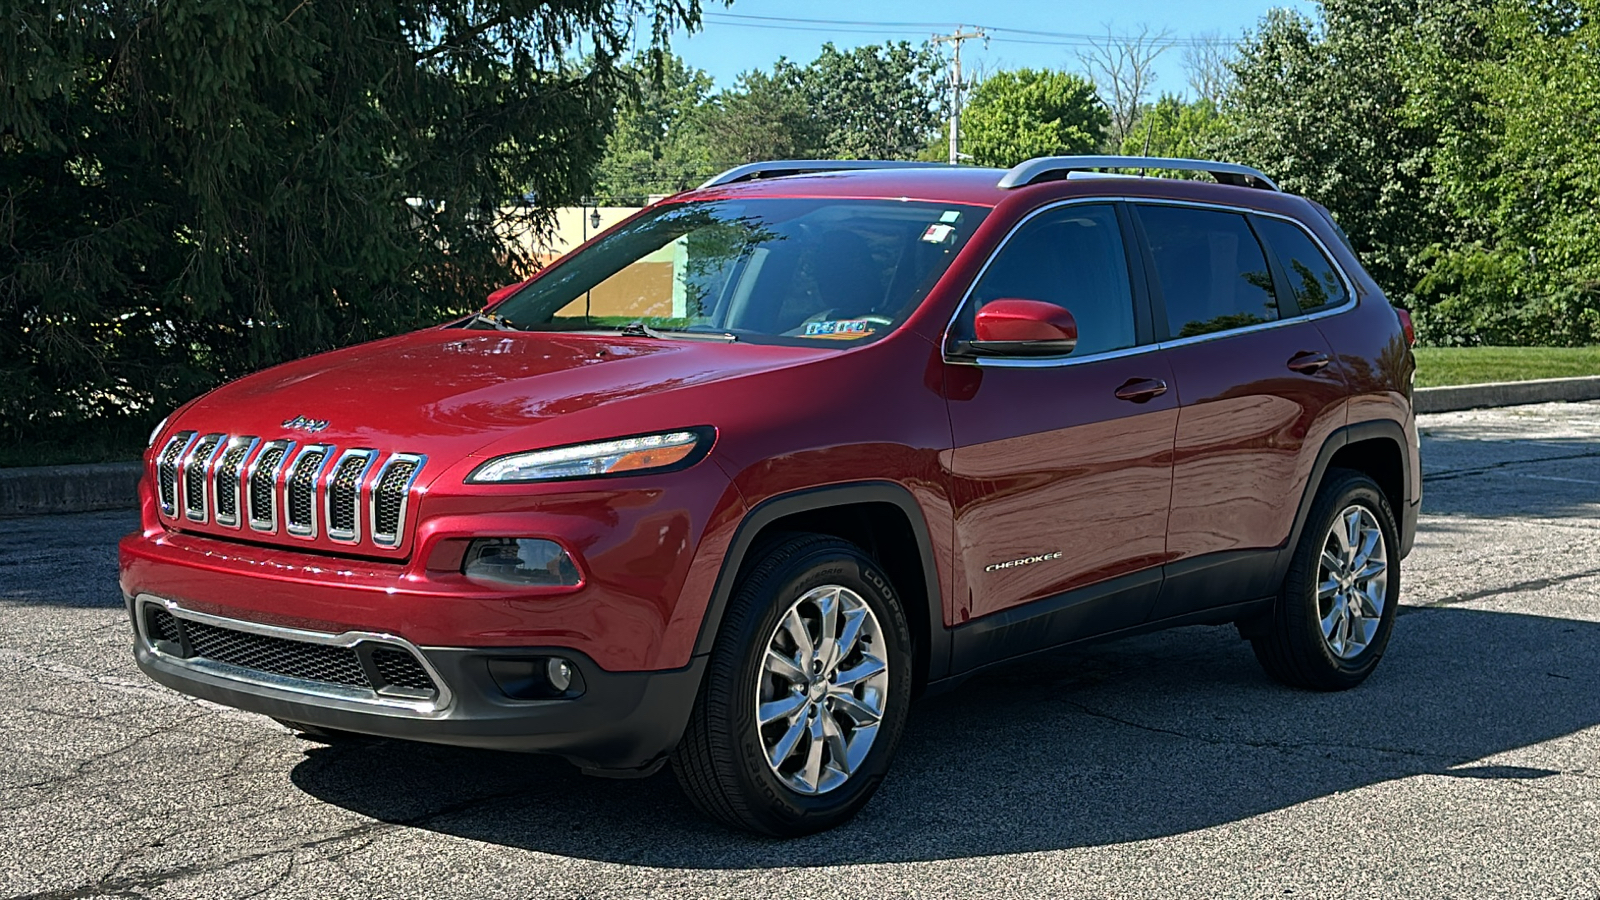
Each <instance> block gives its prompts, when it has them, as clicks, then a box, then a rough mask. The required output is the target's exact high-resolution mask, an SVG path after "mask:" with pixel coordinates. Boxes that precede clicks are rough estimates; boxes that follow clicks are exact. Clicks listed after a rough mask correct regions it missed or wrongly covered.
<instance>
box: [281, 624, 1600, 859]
mask: <svg viewBox="0 0 1600 900" xmlns="http://www.w3.org/2000/svg"><path fill="white" fill-rule="evenodd" d="M1401 612H1402V613H1403V615H1402V617H1401V618H1400V619H1399V621H1398V623H1397V628H1396V632H1395V637H1394V640H1393V642H1392V643H1391V644H1390V649H1389V655H1388V657H1387V658H1386V659H1385V660H1384V662H1383V664H1382V665H1381V666H1380V667H1379V669H1378V671H1377V672H1376V674H1375V675H1374V676H1373V677H1372V678H1371V679H1370V680H1369V681H1368V682H1367V683H1366V684H1365V685H1363V686H1362V687H1360V688H1358V689H1356V690H1353V691H1348V692H1345V693H1339V694H1317V693H1309V692H1302V691H1293V690H1289V689H1286V688H1281V687H1278V686H1277V685H1275V684H1273V683H1271V682H1269V681H1268V680H1267V679H1266V677H1265V676H1264V675H1263V674H1261V672H1260V670H1259V669H1258V668H1257V666H1256V663H1255V660H1254V658H1253V657H1252V656H1251V654H1250V651H1249V648H1248V645H1247V644H1245V643H1243V642H1241V641H1239V640H1238V639H1237V637H1236V636H1235V635H1234V633H1233V631H1232V629H1231V628H1186V629H1179V630H1176V631H1170V632H1164V633H1161V634H1155V635H1149V636H1145V637H1140V638H1135V639H1130V640H1126V641H1121V642H1116V643H1110V644H1101V645H1095V646H1091V647H1086V648H1082V649H1077V650H1068V651H1062V652H1059V653H1055V654H1051V655H1049V656H1048V657H1045V658H1042V659H1038V660H1034V661H1030V662H1027V663H1024V664H1018V665H1014V666H1011V667H1008V668H1004V669H1001V670H998V671H995V672H991V673H987V674H984V675H980V676H978V677H976V678H974V679H972V680H971V681H969V682H967V683H966V684H965V685H963V686H962V687H961V688H960V689H958V690H956V691H954V692H952V693H949V694H945V695H943V696H941V697H938V698H933V699H930V700H927V701H924V702H921V703H919V704H917V705H916V706H915V707H914V708H913V710H912V718H911V722H910V725H909V727H908V729H907V732H906V736H905V740H904V742H903V744H902V746H901V749H900V752H899V755H898V758H897V759H896V760H895V763H894V766H893V768H892V770H891V772H890V774H889V776H888V778H887V779H886V780H885V782H884V784H883V786H882V788H881V790H880V791H879V792H878V794H877V796H876V797H875V798H874V799H873V801H872V802H871V803H870V804H868V806H867V807H866V808H865V809H864V810H863V811H862V813H861V815H860V816H859V817H857V818H856V819H855V820H854V821H852V822H850V823H848V824H846V825H844V826H842V827H840V828H838V829H835V830H834V831H831V832H827V833H825V834H820V835H815V836H811V837H807V838H802V839H799V840H792V841H773V840H763V839H758V838H752V837H749V836H745V835H742V834H736V833H733V832H730V831H727V830H725V829H723V828H721V827H719V826H717V825H715V824H712V823H710V822H708V821H706V820H704V819H702V818H700V817H699V816H698V815H697V814H696V813H695V811H694V810H693V808H692V807H691V806H690V805H689V803H688V801H687V800H685V799H684V798H683V796H682V795H681V794H680V793H679V792H678V790H677V788H676V786H675V785H674V784H673V782H672V778H671V776H670V774H669V773H662V774H660V775H657V776H655V777H653V778H650V779H647V780H644V781H608V780H603V779H596V778H588V777H585V776H582V775H580V774H579V773H578V772H577V771H576V770H575V769H573V768H572V767H571V766H569V765H567V764H566V763H564V762H562V761H560V760H556V759H550V758H543V757H536V756H521V755H514V754H501V753H492V752H486V751H468V750H456V749H450V748H444V747H431V746H425V745H420V744H407V743H403V742H392V741H372V742H356V743H351V744H346V745H341V746H336V747H323V746H320V745H315V744H308V747H309V748H310V749H308V751H307V754H306V757H305V759H304V761H302V762H301V763H300V764H299V765H298V766H296V767H295V769H294V770H293V772H292V774H291V777H292V779H293V781H294V783H295V784H296V785H298V786H299V787H300V788H301V789H302V790H304V791H305V792H307V793H308V794H310V795H312V796H315V797H318V798H320V799H322V800H325V801H327V802H330V803H333V804H336V805H338V806H341V807H344V808H346V809H349V810H352V811H354V812H357V813H361V814H363V815H367V816H371V817H374V818H377V819H380V820H383V821H387V822H392V823H396V824H401V825H405V826H409V827H415V828H421V829H427V830H431V831H434V832H438V833H443V834H449V835H455V836H458V837H463V838H468V839H471V840H477V841H485V842H489V843H492V844H500V845H504V846H508V847H516V848H522V849H527V850H536V851H540V852H544V853H552V854H559V855H563V856H568V857H575V858H582V859H591V860H601V861H607V862H617V863H629V864H638V865H649V866H657V867H668V868H672V867H676V868H711V869H749V868H767V867H783V866H823V865H840V864H850V863H876V862H907V861H919V860H937V859H950V858H961V857H974V856H984V855H991V854H1004V853H1018V852H1027V851H1037V850H1055V849H1063V848H1070V847H1081V846H1092V845H1104V844H1115V843H1124V842H1128V841H1137V840H1142V839H1148V838H1156V837H1162V836H1167V835H1173V834H1179V833H1183V832H1189V831H1195V830H1198V829H1204V828H1209V827H1213V826H1218V825H1225V824H1227V823H1230V822H1236V821H1239V820H1242V819H1246V818H1249V817H1251V816H1256V815H1260V814H1263V813H1269V812H1272V811H1275V810H1281V809H1284V808H1286V807H1290V806H1293V805H1295V804H1299V803H1304V802H1307V801H1312V800H1316V799H1318V798H1322V797H1329V796H1332V795H1334V794H1337V793H1340V792H1342V791H1348V790H1352V789H1356V788H1361V787H1365V786H1369V785H1375V784H1380V783H1382V782H1385V781H1389V780H1392V779H1398V778H1405V777H1410V776H1419V775H1420V776H1435V777H1452V778H1470V779H1537V778H1543V777H1548V776H1550V775H1552V774H1557V773H1559V772H1560V769H1559V767H1557V768H1550V767H1549V766H1551V765H1552V763H1551V761H1550V760H1549V759H1547V758H1544V757H1541V759H1540V760H1538V761H1537V764H1535V765H1529V764H1526V763H1528V762H1529V760H1524V759H1512V760H1492V759H1486V758H1487V757H1491V756H1494V755H1495V754H1500V753H1503V752H1505V751H1510V750H1514V749H1516V748H1519V747H1525V746H1527V745H1531V744H1538V743H1541V742H1544V741H1548V740H1551V739H1553V738H1558V737H1561V736H1564V735H1568V734H1572V733H1573V732H1576V731H1579V730H1582V729H1585V728H1588V727H1591V726H1594V725H1596V724H1600V703H1597V702H1596V699H1595V698H1596V697H1600V624H1597V623H1592V622H1583V621H1575V620H1569V619H1557V618H1548V617H1542V616H1532V615H1522V614H1516V613H1502V612H1484V611H1478V610H1466V609H1455V608H1447V607H1440V608H1421V607H1406V608H1403V609H1402V610H1401Z"/></svg>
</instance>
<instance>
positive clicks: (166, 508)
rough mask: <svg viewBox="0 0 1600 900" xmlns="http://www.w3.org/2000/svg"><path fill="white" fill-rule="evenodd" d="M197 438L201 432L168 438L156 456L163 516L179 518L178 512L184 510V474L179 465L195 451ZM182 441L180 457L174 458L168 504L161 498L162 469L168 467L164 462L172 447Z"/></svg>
mask: <svg viewBox="0 0 1600 900" xmlns="http://www.w3.org/2000/svg"><path fill="white" fill-rule="evenodd" d="M197 437H199V432H195V431H180V432H178V433H177V434H174V435H173V436H172V437H170V438H168V439H167V442H166V443H165V444H162V445H161V452H160V453H158V454H156V458H155V464H156V506H157V507H158V508H159V509H160V510H161V514H162V515H164V516H167V517H168V518H173V519H176V518H178V511H179V510H180V509H182V508H183V501H182V496H183V482H182V472H180V471H179V465H178V464H179V463H181V462H182V461H183V458H184V457H185V456H187V455H189V451H190V450H191V449H193V447H194V441H195V438H197ZM180 441H182V442H183V447H182V448H181V449H180V450H179V451H178V455H177V456H174V457H173V458H172V472H173V475H172V502H171V503H168V502H167V498H165V497H163V496H161V469H162V467H163V466H164V465H166V463H163V462H162V460H164V459H166V457H167V453H168V452H170V451H171V450H172V445H173V444H176V443H178V442H180Z"/></svg>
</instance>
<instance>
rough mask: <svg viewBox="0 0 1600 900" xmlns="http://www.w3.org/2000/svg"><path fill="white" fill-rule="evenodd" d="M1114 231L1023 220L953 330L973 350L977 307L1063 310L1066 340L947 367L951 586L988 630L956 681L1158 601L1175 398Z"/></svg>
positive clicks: (1071, 209) (1103, 218)
mask: <svg viewBox="0 0 1600 900" xmlns="http://www.w3.org/2000/svg"><path fill="white" fill-rule="evenodd" d="M1126 225H1127V220H1126V213H1122V216H1121V218H1119V210H1118V208H1117V207H1116V206H1115V205H1114V204H1111V203H1091V204H1068V205H1063V206H1059V207H1055V208H1053V209H1047V210H1046V211H1044V212H1041V213H1038V214H1036V215H1035V216H1034V217H1033V218H1031V219H1029V220H1028V221H1027V222H1025V223H1024V224H1023V225H1022V226H1021V227H1020V228H1019V229H1018V230H1017V231H1016V232H1014V233H1013V234H1012V235H1011V237H1010V238H1009V240H1008V241H1007V242H1006V243H1005V245H1004V246H1003V247H1002V248H1001V249H1000V251H999V253H998V254H997V255H996V257H995V258H994V259H993V260H992V261H991V262H990V264H989V266H988V267H987V268H986V269H985V271H984V273H983V274H982V275H981V276H980V277H979V280H978V282H977V284H976V285H975V286H974V288H973V291H972V294H971V296H969V298H968V300H967V306H966V307H964V308H963V310H962V312H961V314H960V315H959V316H958V317H957V322H956V325H955V326H954V328H953V330H952V336H953V337H954V338H957V339H959V338H962V337H965V336H970V334H969V333H970V329H971V322H972V318H973V316H974V314H975V313H976V311H977V309H978V308H979V307H981V306H982V305H983V304H984V303H987V302H989V301H991V300H997V299H1001V298H1014V299H1026V300H1043V301H1046V302H1050V303H1055V304H1057V305H1060V306H1062V307H1065V308H1066V309H1067V310H1068V311H1070V312H1071V313H1072V314H1073V316H1074V317H1075V318H1076V320H1077V322H1078V335H1079V342H1078V346H1077V348H1076V349H1075V350H1074V351H1073V352H1072V353H1071V354H1069V355H1068V356H1066V357H1063V358H1060V359H1050V360H1038V359H1030V360H1018V359H983V360H982V361H981V362H979V363H977V364H967V363H951V364H948V366H947V370H946V380H947V383H948V384H949V385H951V386H952V389H951V391H950V420H951V426H952V429H953V432H954V449H953V450H952V451H951V453H950V456H949V463H948V466H949V470H950V475H951V478H952V487H953V495H954V498H955V503H956V509H955V532H956V535H955V537H956V545H957V560H956V566H957V573H956V577H955V579H954V581H955V583H956V584H957V586H958V589H961V590H962V592H963V593H964V594H965V595H966V596H965V597H963V596H961V595H960V594H958V599H964V600H966V601H967V603H966V606H965V608H964V609H963V613H964V614H965V617H966V618H967V619H971V620H972V621H973V624H974V625H979V624H980V623H988V622H989V621H990V620H991V619H993V620H996V621H998V622H999V625H994V626H991V625H985V626H984V627H980V628H973V629H968V633H969V634H972V633H983V634H985V635H987V637H986V638H985V639H984V640H983V641H980V642H979V643H982V644H983V646H982V647H973V646H972V642H971V641H968V642H967V644H966V652H965V653H964V649H963V642H962V641H960V640H958V642H957V660H956V665H957V668H962V667H964V665H963V659H962V657H963V656H964V655H965V656H966V657H968V659H967V661H968V662H973V663H974V664H975V663H976V662H981V661H986V659H982V658H980V657H996V656H1005V655H1010V654H1011V652H1013V651H1014V652H1024V651H1026V650H1031V649H1037V648H1038V647H1042V646H1049V645H1052V644H1056V643H1061V642H1062V641H1065V640H1071V639H1073V638H1075V637H1081V636H1084V634H1087V633H1098V632H1103V631H1111V630H1115V629H1117V628H1121V627H1126V626H1131V625H1136V624H1138V623H1139V622H1141V621H1143V620H1144V618H1145V617H1146V614H1147V613H1148V612H1149V609H1150V607H1151V605H1152V604H1153V603H1154V601H1155V595H1156V590H1157V588H1158V587H1159V581H1160V567H1161V565H1162V563H1163V562H1164V561H1165V558H1166V527H1167V510H1168V501H1169V497H1170V494H1171V481H1172V442H1173V435H1174V429H1175V427H1176V425H1177V418H1178V413H1177V409H1178V396H1177V391H1176V389H1175V388H1176V385H1175V384H1174V382H1173V377H1172V372H1171V370H1170V369H1169V368H1168V366H1167V364H1166V362H1165V360H1164V359H1163V358H1162V356H1161V354H1160V353H1159V352H1156V350H1155V349H1154V347H1153V345H1152V343H1151V341H1150V340H1149V338H1148V337H1147V335H1148V334H1149V333H1150V332H1149V330H1148V329H1149V322H1148V321H1147V318H1146V316H1145V315H1144V314H1143V313H1142V312H1141V311H1139V307H1138V306H1137V305H1136V303H1135V296H1136V292H1135V290H1134V287H1135V285H1137V284H1139V283H1140V282H1139V280H1138V279H1136V278H1135V275H1136V274H1138V275H1142V273H1136V272H1134V271H1133V270H1130V267H1129V265H1128V256H1127V254H1126V251H1125V247H1126V241H1125V233H1126V232H1125V226H1126ZM963 329H965V333H964V332H963ZM1142 336H1143V339H1141V337H1142ZM1002 643H1003V644H1005V645H1006V646H1004V647H1002V646H999V645H1000V644H1002Z"/></svg>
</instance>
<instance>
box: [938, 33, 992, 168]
mask: <svg viewBox="0 0 1600 900" xmlns="http://www.w3.org/2000/svg"><path fill="white" fill-rule="evenodd" d="M988 37H989V35H988V33H987V32H985V31H984V30H983V29H982V28H976V29H973V30H972V31H962V30H961V26H959V25H958V26H956V30H955V33H954V34H936V35H934V36H933V42H934V43H935V44H954V45H955V51H956V52H955V56H954V58H952V59H951V60H950V165H952V166H953V165H955V164H956V163H958V162H960V161H961V151H960V141H961V88H962V86H963V85H962V84H961V42H962V41H971V40H976V39H978V38H988Z"/></svg>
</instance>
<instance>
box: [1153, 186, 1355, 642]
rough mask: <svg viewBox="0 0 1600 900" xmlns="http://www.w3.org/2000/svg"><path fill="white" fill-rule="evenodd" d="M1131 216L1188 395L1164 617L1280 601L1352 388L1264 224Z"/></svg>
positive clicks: (1235, 216) (1188, 213)
mask: <svg viewBox="0 0 1600 900" xmlns="http://www.w3.org/2000/svg"><path fill="white" fill-rule="evenodd" d="M1130 208H1131V209H1132V210H1133V213H1134V218H1135V221H1136V222H1137V225H1138V228H1139V231H1140V233H1141V235H1142V236H1143V240H1144V245H1145V259H1146V263H1147V267H1148V272H1149V282H1150V296H1151V305H1152V307H1153V309H1154V314H1155V326H1156V330H1157V333H1158V335H1159V336H1160V338H1161V340H1162V342H1163V347H1164V350H1163V352H1164V354H1165V355H1166V358H1167V361H1168V363H1170V365H1171V366H1172V371H1173V374H1174V376H1175V377H1176V380H1177V383H1178V384H1179V385H1181V390H1182V405H1181V407H1180V409H1179V413H1178V427H1177V437H1176V440H1175V447H1174V459H1173V482H1172V509H1171V515H1170V517H1169V520H1168V526H1167V545H1166V546H1167V552H1168V553H1169V554H1170V556H1171V559H1172V562H1170V563H1169V565H1168V567H1167V572H1166V575H1167V577H1166V583H1165V585H1164V587H1163V590H1162V595H1161V599H1160V601H1159V603H1158V605H1157V608H1156V610H1155V612H1154V614H1153V617H1154V618H1158V619H1160V618H1167V617H1169V616H1175V615H1181V614H1184V613H1187V612H1193V611H1195V610H1198V609H1205V608H1210V607H1215V606H1221V605H1226V604H1229V603H1239V602H1245V601H1249V600H1254V599H1258V598H1260V597H1264V596H1267V595H1269V594H1271V593H1272V591H1273V590H1275V588H1276V585H1275V584H1274V583H1273V582H1274V580H1275V577H1276V563H1277V560H1278V554H1277V552H1276V551H1277V548H1279V547H1280V546H1281V545H1283V544H1284V543H1285V542H1286V541H1287V540H1288V537H1289V533H1290V531H1291V529H1292V527H1293V521H1294V515H1295V512H1296V509H1297V508H1298V505H1299V502H1300V497H1301V494H1302V492H1303V491H1304V489H1305V486H1306V482H1307V480H1308V478H1309V476H1310V474H1311V469H1312V465H1313V463H1314V462H1315V457H1316V454H1317V451H1318V450H1319V449H1320V448H1321V446H1322V443H1323V441H1324V440H1325V439H1326V438H1327V437H1328V435H1329V434H1331V433H1332V432H1333V431H1334V430H1335V429H1336V428H1337V427H1338V426H1339V425H1342V424H1343V421H1342V417H1343V411H1344V407H1343V400H1344V397H1345V394H1346V389H1345V384H1344V380H1343V379H1342V377H1341V376H1340V374H1339V368H1338V366H1337V365H1336V364H1335V363H1334V357H1333V351H1332V349H1331V348H1330V347H1329V346H1328V343H1327V341H1326V339H1325V338H1324V337H1323V336H1322V333H1321V332H1320V331H1319V330H1318V329H1317V327H1316V325H1315V323H1314V322H1312V321H1309V320H1307V319H1306V318H1305V317H1303V316H1301V315H1300V314H1299V309H1298V307H1297V305H1296V303H1295V299H1294V296H1293V295H1292V292H1291V290H1290V289H1289V288H1288V286H1287V285H1286V284H1285V279H1284V277H1283V274H1282V269H1281V268H1280V267H1279V266H1278V265H1277V264H1276V261H1274V260H1272V259H1271V258H1270V257H1269V254H1268V252H1267V251H1266V250H1265V249H1264V248H1263V246H1262V243H1261V240H1260V238H1259V236H1258V227H1257V223H1258V222H1259V221H1265V219H1264V217H1258V216H1255V215H1251V214H1246V213H1243V212H1240V211H1237V210H1230V209H1221V208H1210V207H1200V206H1194V205H1179V204H1159V203H1137V204H1133V205H1131V207H1130ZM1274 221H1281V220H1274Z"/></svg>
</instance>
